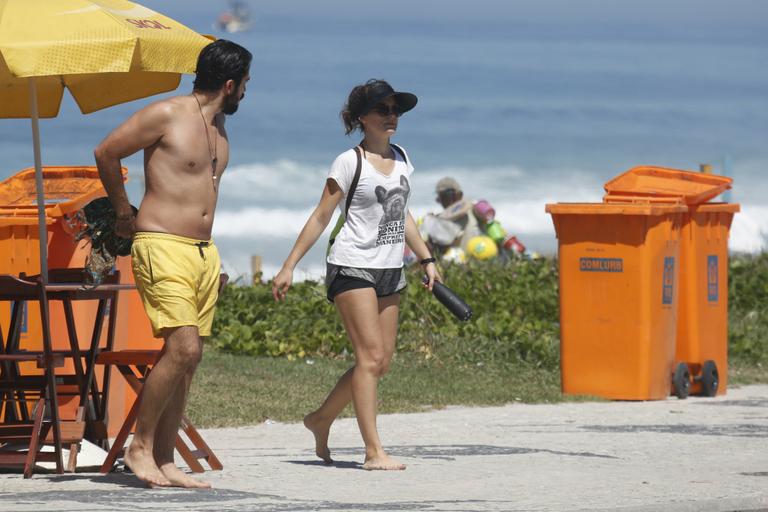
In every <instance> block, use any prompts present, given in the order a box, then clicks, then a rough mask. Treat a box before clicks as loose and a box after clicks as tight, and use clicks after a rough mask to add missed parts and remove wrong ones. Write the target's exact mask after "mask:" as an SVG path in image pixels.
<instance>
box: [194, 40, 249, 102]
mask: <svg viewBox="0 0 768 512" xmlns="http://www.w3.org/2000/svg"><path fill="white" fill-rule="evenodd" d="M252 58H253V56H252V55H251V52H249V51H248V50H246V49H245V48H243V47H242V46H240V45H239V44H237V43H233V42H232V41H227V40H226V39H219V40H217V41H214V42H212V43H211V44H209V45H208V46H206V47H205V48H203V50H202V51H201V52H200V56H199V57H198V58H197V69H196V73H197V75H196V76H195V82H194V88H195V89H197V90H199V91H218V90H219V89H221V87H222V86H223V85H224V84H225V83H226V82H227V80H234V81H235V83H236V84H237V85H240V82H241V81H242V80H243V78H245V75H246V74H247V73H248V70H249V69H250V67H251V59H252Z"/></svg>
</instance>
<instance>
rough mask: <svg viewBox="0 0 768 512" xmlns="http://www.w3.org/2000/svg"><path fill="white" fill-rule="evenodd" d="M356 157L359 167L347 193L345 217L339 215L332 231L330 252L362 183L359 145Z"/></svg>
mask: <svg viewBox="0 0 768 512" xmlns="http://www.w3.org/2000/svg"><path fill="white" fill-rule="evenodd" d="M354 150H355V155H356V156H357V165H356V166H355V175H354V177H353V178H352V183H351V184H350V186H349V190H348V191H347V201H346V204H345V205H344V215H339V218H338V220H337V221H336V225H335V226H334V227H333V231H331V237H330V239H329V240H328V250H329V251H330V249H331V245H333V242H335V241H336V235H338V234H339V231H341V227H342V226H343V225H344V222H346V220H347V214H348V213H349V207H350V206H352V196H354V195H355V190H357V183H358V182H359V181H360V174H361V173H362V170H363V154H362V152H361V151H360V145H357V146H355V147H354Z"/></svg>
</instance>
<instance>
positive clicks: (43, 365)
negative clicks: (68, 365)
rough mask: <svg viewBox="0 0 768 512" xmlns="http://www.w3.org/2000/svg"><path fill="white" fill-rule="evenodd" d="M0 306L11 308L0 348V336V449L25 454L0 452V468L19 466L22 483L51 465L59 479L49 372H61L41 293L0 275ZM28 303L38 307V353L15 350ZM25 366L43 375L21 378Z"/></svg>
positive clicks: (57, 425)
mask: <svg viewBox="0 0 768 512" xmlns="http://www.w3.org/2000/svg"><path fill="white" fill-rule="evenodd" d="M0 301H7V302H11V303H12V307H11V321H10V324H9V329H8V333H7V336H6V339H5V341H4V342H3V338H2V333H0V363H1V364H0V400H1V401H0V416H1V417H2V420H1V421H0V445H9V444H16V443H19V444H21V445H22V446H24V445H26V448H27V452H26V453H24V452H20V451H0V466H4V465H10V466H22V467H23V471H24V478H30V477H31V476H32V471H33V469H34V466H35V463H36V462H38V461H47V462H55V464H56V472H57V473H63V471H64V467H63V464H62V450H61V443H62V435H61V425H60V422H59V407H58V398H57V392H56V376H55V374H54V368H55V367H60V366H63V364H64V360H63V357H62V356H59V355H56V354H54V352H53V349H52V343H51V333H50V323H49V318H50V315H49V310H48V300H47V296H46V291H45V287H44V286H43V285H42V283H41V282H40V281H39V280H37V281H27V280H22V279H19V278H17V277H15V276H11V275H0ZM29 302H37V303H38V304H39V306H40V325H41V327H42V333H43V347H42V351H34V352H33V351H25V350H21V349H20V348H19V341H20V337H21V330H22V322H23V308H24V306H25V304H27V303H29ZM25 362H35V363H36V366H37V368H39V369H42V370H43V374H42V375H28V374H25V373H24V372H23V371H22V367H20V366H19V363H25ZM30 409H31V412H30ZM44 444H53V447H54V450H53V452H52V453H51V452H41V451H40V449H41V447H42V446H43V445H44ZM6 447H7V446H6Z"/></svg>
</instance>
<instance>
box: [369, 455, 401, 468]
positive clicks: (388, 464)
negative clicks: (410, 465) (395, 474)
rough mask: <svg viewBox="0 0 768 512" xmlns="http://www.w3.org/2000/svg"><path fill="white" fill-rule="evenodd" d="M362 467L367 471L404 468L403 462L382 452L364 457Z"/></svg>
mask: <svg viewBox="0 0 768 512" xmlns="http://www.w3.org/2000/svg"><path fill="white" fill-rule="evenodd" d="M363 469H365V470H368V471H401V470H403V469H405V464H401V463H400V462H397V461H396V460H395V459H393V458H392V457H390V456H389V455H386V454H384V455H380V456H377V457H371V458H369V459H366V461H365V464H363Z"/></svg>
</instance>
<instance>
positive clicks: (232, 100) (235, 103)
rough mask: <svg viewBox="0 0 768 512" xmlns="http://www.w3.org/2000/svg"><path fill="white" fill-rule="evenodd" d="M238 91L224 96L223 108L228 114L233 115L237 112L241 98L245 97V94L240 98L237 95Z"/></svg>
mask: <svg viewBox="0 0 768 512" xmlns="http://www.w3.org/2000/svg"><path fill="white" fill-rule="evenodd" d="M235 94H236V93H233V94H230V95H229V96H227V97H226V98H224V107H223V108H222V109H221V111H222V112H224V113H225V114H226V115H228V116H231V115H232V114H234V113H235V112H237V107H239V106H240V100H242V99H243V96H245V94H243V95H242V96H240V97H239V98H237V97H236V96H235Z"/></svg>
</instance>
